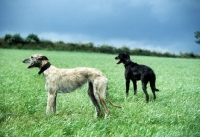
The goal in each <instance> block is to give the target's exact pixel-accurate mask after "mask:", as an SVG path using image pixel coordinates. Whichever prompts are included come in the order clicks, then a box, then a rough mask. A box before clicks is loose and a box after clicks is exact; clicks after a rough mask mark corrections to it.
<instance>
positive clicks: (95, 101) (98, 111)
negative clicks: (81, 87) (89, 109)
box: [88, 82, 101, 117]
mask: <svg viewBox="0 0 200 137" xmlns="http://www.w3.org/2000/svg"><path fill="white" fill-rule="evenodd" d="M88 95H89V97H90V99H91V100H92V103H93V104H94V106H95V109H96V115H97V117H98V116H99V115H100V111H101V109H100V106H99V103H98V101H97V99H96V98H95V96H94V92H93V85H92V83H91V82H89V83H88Z"/></svg>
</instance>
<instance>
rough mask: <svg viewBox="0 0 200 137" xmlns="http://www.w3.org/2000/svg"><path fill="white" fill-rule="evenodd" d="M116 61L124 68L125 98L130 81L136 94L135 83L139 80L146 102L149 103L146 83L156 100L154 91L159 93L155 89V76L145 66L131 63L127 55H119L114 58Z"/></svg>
mask: <svg viewBox="0 0 200 137" xmlns="http://www.w3.org/2000/svg"><path fill="white" fill-rule="evenodd" d="M115 59H116V60H119V61H118V62H117V63H116V64H120V63H123V64H124V67H125V79H126V96H128V92H129V84H130V80H131V81H132V82H133V86H134V94H136V92H137V83H136V82H137V81H138V80H141V82H142V89H143V91H144V94H145V95H146V102H149V94H148V93H147V90H146V88H147V83H148V82H150V87H151V90H152V93H153V96H154V100H155V99H156V93H155V91H159V90H158V89H156V86H155V82H156V75H155V73H154V71H153V70H152V69H151V68H150V67H148V66H145V65H139V64H137V63H135V62H133V61H131V59H130V56H129V55H128V54H124V53H123V54H119V55H118V56H117V57H115Z"/></svg>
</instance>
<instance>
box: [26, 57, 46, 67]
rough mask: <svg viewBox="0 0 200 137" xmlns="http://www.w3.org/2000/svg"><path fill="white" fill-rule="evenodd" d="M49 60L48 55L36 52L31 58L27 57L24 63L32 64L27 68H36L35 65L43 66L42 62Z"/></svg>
mask: <svg viewBox="0 0 200 137" xmlns="http://www.w3.org/2000/svg"><path fill="white" fill-rule="evenodd" d="M43 61H48V58H47V57H46V56H43V55H42V54H34V55H32V56H31V57H30V58H27V59H25V60H24V61H22V62H23V63H30V65H29V66H28V67H27V68H34V67H38V68H40V67H42V65H43V64H42V62H43Z"/></svg>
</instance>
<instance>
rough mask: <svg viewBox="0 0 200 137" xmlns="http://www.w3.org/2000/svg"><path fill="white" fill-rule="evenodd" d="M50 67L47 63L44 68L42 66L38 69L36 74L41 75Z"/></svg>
mask: <svg viewBox="0 0 200 137" xmlns="http://www.w3.org/2000/svg"><path fill="white" fill-rule="evenodd" d="M50 66H51V64H50V63H49V62H47V63H46V64H45V65H44V66H42V67H41V68H40V71H39V72H38V74H39V75H40V74H41V73H43V72H44V71H45V70H47V69H48V68H49V67H50Z"/></svg>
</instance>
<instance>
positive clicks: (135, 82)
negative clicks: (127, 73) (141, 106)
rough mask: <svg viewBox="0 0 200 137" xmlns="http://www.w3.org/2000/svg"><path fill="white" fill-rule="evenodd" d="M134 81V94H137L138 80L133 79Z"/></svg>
mask: <svg viewBox="0 0 200 137" xmlns="http://www.w3.org/2000/svg"><path fill="white" fill-rule="evenodd" d="M132 82H133V87H134V95H136V93H137V81H136V80H132Z"/></svg>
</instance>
